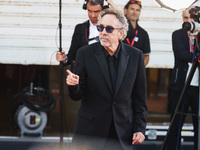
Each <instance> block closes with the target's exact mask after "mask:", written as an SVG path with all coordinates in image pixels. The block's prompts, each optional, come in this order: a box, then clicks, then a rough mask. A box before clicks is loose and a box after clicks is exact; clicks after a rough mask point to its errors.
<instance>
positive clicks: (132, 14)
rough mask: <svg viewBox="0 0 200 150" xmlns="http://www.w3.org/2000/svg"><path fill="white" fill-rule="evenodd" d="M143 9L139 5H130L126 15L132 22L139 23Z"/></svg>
mask: <svg viewBox="0 0 200 150" xmlns="http://www.w3.org/2000/svg"><path fill="white" fill-rule="evenodd" d="M140 11H141V8H140V6H139V5H138V4H130V5H129V7H128V9H127V12H126V15H127V18H128V19H129V20H130V21H137V20H138V19H139V17H140Z"/></svg>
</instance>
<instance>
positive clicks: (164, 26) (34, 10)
mask: <svg viewBox="0 0 200 150" xmlns="http://www.w3.org/2000/svg"><path fill="white" fill-rule="evenodd" d="M83 1H84V0H62V25H63V30H62V35H63V36H62V39H63V40H62V47H63V50H65V51H66V52H67V51H68V49H69V46H70V43H71V37H72V34H73V31H74V27H75V25H76V24H77V23H80V22H83V21H85V20H86V19H87V11H85V10H83V9H82V4H83ZM113 1H114V2H115V3H116V4H117V5H118V6H119V8H121V9H123V6H124V5H125V4H126V2H127V0H113ZM142 5H143V8H142V12H141V17H140V21H139V24H140V25H141V26H142V27H143V28H145V29H146V30H147V31H148V33H149V36H150V43H151V49H152V52H151V54H150V62H149V64H148V67H154V68H171V67H173V62H174V60H173V53H172V46H171V34H172V32H173V31H174V30H176V29H179V28H181V26H182V19H181V12H175V13H174V12H171V11H167V10H165V9H162V8H161V7H160V6H159V5H158V4H157V3H156V2H155V1H154V0H142ZM58 21H59V0H6V1H5V0H3V1H1V0H0V63H3V64H45V65H49V64H50V65H57V64H58V62H57V61H56V59H55V51H57V50H58V47H57V45H58V46H59V29H57V27H58Z"/></svg>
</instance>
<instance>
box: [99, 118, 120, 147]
mask: <svg viewBox="0 0 200 150" xmlns="http://www.w3.org/2000/svg"><path fill="white" fill-rule="evenodd" d="M103 150H123V148H122V146H121V144H120V141H119V138H118V136H117V132H116V129H115V125H114V122H113V121H112V123H111V126H110V131H109V134H108V137H107V140H106V144H105V146H104V149H103Z"/></svg>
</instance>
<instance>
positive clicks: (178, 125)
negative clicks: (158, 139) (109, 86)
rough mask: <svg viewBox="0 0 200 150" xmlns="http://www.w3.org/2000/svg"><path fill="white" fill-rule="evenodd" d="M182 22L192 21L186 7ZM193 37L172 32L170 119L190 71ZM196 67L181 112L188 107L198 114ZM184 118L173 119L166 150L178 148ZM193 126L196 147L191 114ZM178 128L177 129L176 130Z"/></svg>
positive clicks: (196, 125) (184, 33)
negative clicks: (172, 65)
mask: <svg viewBox="0 0 200 150" xmlns="http://www.w3.org/2000/svg"><path fill="white" fill-rule="evenodd" d="M182 17H183V22H194V19H193V18H190V14H189V10H188V9H186V10H184V11H183V13H182ZM195 44H196V42H195V38H194V36H192V35H191V33H190V32H189V31H188V32H187V31H185V30H183V29H179V30H176V31H174V32H173V34H172V47H173V52H174V59H175V61H174V68H173V70H172V72H171V77H170V82H169V108H170V110H171V119H172V117H173V115H174V111H175V109H176V106H177V104H178V101H179V98H180V95H181V93H182V90H183V87H184V84H185V81H186V79H187V76H188V74H189V72H190V69H191V66H192V61H193V56H194V54H193V52H194V51H195V50H194V49H195ZM197 72H198V69H197V70H196V72H195V74H194V76H193V79H192V81H191V83H190V86H189V87H188V89H187V90H186V91H185V92H186V93H185V95H184V97H183V106H182V108H181V110H178V111H179V112H182V113H187V112H188V109H189V107H191V111H192V113H193V114H198V100H199V85H198V79H199V77H198V74H197ZM184 120H185V115H179V114H178V117H177V119H175V120H174V121H175V123H174V125H175V126H174V127H173V128H172V132H171V133H172V134H171V136H170V138H169V143H168V144H167V145H168V148H167V150H179V149H180V140H181V129H182V126H183V123H184ZM193 126H194V133H195V134H194V146H195V150H196V149H197V145H198V144H197V140H198V136H197V133H198V118H197V117H196V116H193ZM177 129H178V130H177Z"/></svg>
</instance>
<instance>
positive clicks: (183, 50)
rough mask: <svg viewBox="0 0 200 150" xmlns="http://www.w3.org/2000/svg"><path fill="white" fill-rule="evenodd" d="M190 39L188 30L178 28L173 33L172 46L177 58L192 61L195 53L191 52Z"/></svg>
mask: <svg viewBox="0 0 200 150" xmlns="http://www.w3.org/2000/svg"><path fill="white" fill-rule="evenodd" d="M189 46H190V45H189V39H188V36H187V32H186V31H182V30H178V31H175V32H173V33H172V47H173V51H174V55H175V57H176V59H178V60H180V61H184V62H192V57H193V54H192V53H190V47H189Z"/></svg>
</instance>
